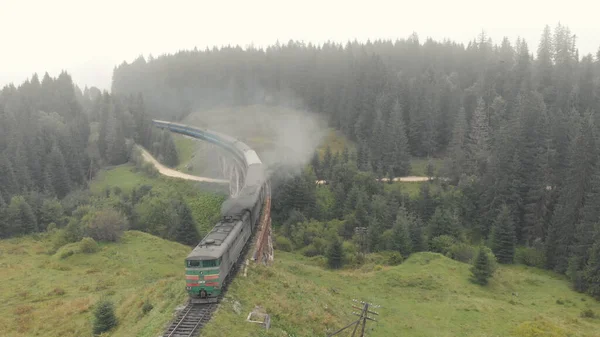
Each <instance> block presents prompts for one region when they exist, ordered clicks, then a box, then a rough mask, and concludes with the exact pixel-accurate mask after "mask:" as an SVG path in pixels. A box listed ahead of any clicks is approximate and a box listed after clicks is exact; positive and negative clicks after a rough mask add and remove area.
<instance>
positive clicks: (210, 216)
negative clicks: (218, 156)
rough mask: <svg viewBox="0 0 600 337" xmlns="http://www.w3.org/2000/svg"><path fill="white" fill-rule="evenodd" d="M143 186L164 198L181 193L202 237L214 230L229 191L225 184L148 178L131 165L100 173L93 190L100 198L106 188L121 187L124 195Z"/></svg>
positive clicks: (161, 177)
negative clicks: (148, 186) (162, 194)
mask: <svg viewBox="0 0 600 337" xmlns="http://www.w3.org/2000/svg"><path fill="white" fill-rule="evenodd" d="M144 184H145V185H151V186H152V189H153V190H154V191H158V192H162V193H164V195H165V196H167V195H169V193H179V194H181V195H182V197H183V199H184V200H185V201H186V202H187V204H188V206H189V207H190V209H191V210H192V214H193V216H194V220H196V224H197V228H198V232H199V233H200V235H201V236H204V235H205V234H206V233H207V232H208V231H209V230H210V229H212V228H213V226H214V225H215V223H216V221H217V220H218V219H219V217H220V209H221V204H222V203H223V201H224V200H225V199H226V198H227V195H228V192H229V190H228V187H227V185H222V184H213V183H204V182H195V181H187V180H183V179H178V178H170V177H165V176H160V175H159V176H157V177H149V176H148V175H146V174H144V173H143V172H138V171H137V170H136V168H135V166H133V165H131V164H125V165H121V166H117V167H114V168H112V169H108V170H104V171H101V172H100V173H99V174H98V175H97V176H96V178H95V179H94V181H93V182H92V184H91V185H90V190H91V191H92V193H94V194H97V195H99V194H101V193H102V192H103V191H104V190H105V189H106V188H107V187H109V188H114V187H116V186H118V187H120V188H121V189H122V190H123V191H124V192H130V191H131V190H132V189H133V188H134V187H137V186H140V185H144Z"/></svg>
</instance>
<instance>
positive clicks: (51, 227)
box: [46, 222, 57, 233]
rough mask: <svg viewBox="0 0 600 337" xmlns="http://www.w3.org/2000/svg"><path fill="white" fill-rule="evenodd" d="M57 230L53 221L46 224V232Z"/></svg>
mask: <svg viewBox="0 0 600 337" xmlns="http://www.w3.org/2000/svg"><path fill="white" fill-rule="evenodd" d="M56 230H57V227H56V224H55V223H54V222H51V223H49V224H48V227H46V231H47V232H48V233H51V232H54V231H56Z"/></svg>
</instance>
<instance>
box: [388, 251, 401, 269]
mask: <svg viewBox="0 0 600 337" xmlns="http://www.w3.org/2000/svg"><path fill="white" fill-rule="evenodd" d="M402 261H404V258H403V257H402V254H400V253H399V252H392V253H391V254H390V257H389V258H388V264H389V265H390V266H397V265H399V264H401V263H402Z"/></svg>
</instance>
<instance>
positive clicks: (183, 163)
mask: <svg viewBox="0 0 600 337" xmlns="http://www.w3.org/2000/svg"><path fill="white" fill-rule="evenodd" d="M173 139H174V141H175V147H176V148H177V152H178V154H179V165H177V167H176V169H177V170H178V171H181V172H184V171H185V169H186V167H187V165H188V164H189V163H190V161H191V160H192V158H193V157H194V153H195V152H196V150H197V148H198V142H199V141H195V140H194V139H191V138H189V137H185V136H183V135H179V134H176V133H173Z"/></svg>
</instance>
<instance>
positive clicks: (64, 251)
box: [56, 243, 80, 259]
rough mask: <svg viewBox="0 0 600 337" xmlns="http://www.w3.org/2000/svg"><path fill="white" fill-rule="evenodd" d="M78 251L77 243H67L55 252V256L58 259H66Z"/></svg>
mask: <svg viewBox="0 0 600 337" xmlns="http://www.w3.org/2000/svg"><path fill="white" fill-rule="evenodd" d="M79 252H80V248H79V244H77V243H69V244H66V245H64V246H62V247H60V249H58V251H57V252H56V256H57V257H58V258H59V259H66V258H67V257H69V256H72V255H75V254H77V253H79Z"/></svg>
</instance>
